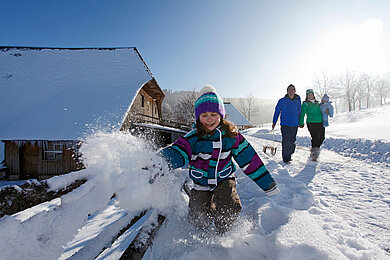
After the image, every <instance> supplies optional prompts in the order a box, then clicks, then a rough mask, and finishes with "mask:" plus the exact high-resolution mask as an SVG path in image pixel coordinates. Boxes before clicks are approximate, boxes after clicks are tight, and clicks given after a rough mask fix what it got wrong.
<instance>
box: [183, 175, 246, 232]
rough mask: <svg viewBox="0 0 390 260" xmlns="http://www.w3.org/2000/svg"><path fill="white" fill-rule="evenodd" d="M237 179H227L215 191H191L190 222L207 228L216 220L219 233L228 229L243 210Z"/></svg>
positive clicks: (200, 227)
mask: <svg viewBox="0 0 390 260" xmlns="http://www.w3.org/2000/svg"><path fill="white" fill-rule="evenodd" d="M241 208H242V206H241V201H240V197H239V196H238V194H237V189H236V180H235V179H233V178H231V179H226V180H224V181H222V182H221V183H219V184H218V186H217V187H216V188H215V189H214V190H213V191H204V190H195V189H192V190H191V193H190V203H189V213H188V217H189V220H190V222H191V223H192V224H193V225H194V226H195V227H197V228H199V229H206V228H207V227H209V226H210V225H211V224H212V222H213V221H214V224H215V228H216V230H217V232H218V233H220V234H223V233H225V232H226V231H228V230H229V229H230V227H231V225H232V224H233V222H234V221H235V220H236V218H237V217H238V215H239V213H240V212H241Z"/></svg>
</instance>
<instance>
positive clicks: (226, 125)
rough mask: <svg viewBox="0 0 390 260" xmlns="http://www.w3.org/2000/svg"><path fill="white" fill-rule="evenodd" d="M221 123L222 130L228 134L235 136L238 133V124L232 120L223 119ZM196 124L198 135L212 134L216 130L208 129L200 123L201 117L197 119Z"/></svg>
mask: <svg viewBox="0 0 390 260" xmlns="http://www.w3.org/2000/svg"><path fill="white" fill-rule="evenodd" d="M219 125H220V126H221V130H222V131H225V132H226V136H228V137H235V136H236V135H238V129H237V126H236V125H235V124H233V123H232V122H230V121H228V120H225V119H222V120H221V123H220V124H219ZM195 126H196V129H197V132H196V133H197V135H198V136H203V135H208V134H212V133H214V131H215V130H213V131H212V132H209V131H207V129H206V128H205V127H204V126H203V125H202V124H201V123H200V120H199V119H198V120H197V121H196V124H195Z"/></svg>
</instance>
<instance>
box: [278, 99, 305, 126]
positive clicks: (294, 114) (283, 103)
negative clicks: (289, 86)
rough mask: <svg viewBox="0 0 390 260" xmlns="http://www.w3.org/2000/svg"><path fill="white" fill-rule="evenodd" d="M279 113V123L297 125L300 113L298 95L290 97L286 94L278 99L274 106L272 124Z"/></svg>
mask: <svg viewBox="0 0 390 260" xmlns="http://www.w3.org/2000/svg"><path fill="white" fill-rule="evenodd" d="M279 114H280V125H286V126H298V123H299V116H300V114H301V98H300V97H299V96H298V95H294V98H293V99H291V98H289V97H288V95H287V94H286V96H284V97H283V98H281V99H279V101H278V104H277V105H276V107H275V113H274V117H273V120H272V122H273V124H276V122H277V121H278V117H279Z"/></svg>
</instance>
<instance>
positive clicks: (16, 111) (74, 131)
mask: <svg viewBox="0 0 390 260" xmlns="http://www.w3.org/2000/svg"><path fill="white" fill-rule="evenodd" d="M0 91H1V95H0V110H1V113H0V140H1V141H2V143H1V146H0V162H1V164H0V166H1V167H0V168H1V173H2V174H3V175H4V176H5V177H6V178H7V179H8V180H16V179H28V178H36V179H45V178H49V177H52V176H54V175H59V174H64V173H69V172H71V171H76V170H79V169H81V168H83V165H82V163H80V162H79V160H78V157H79V152H78V151H79V148H80V145H82V140H83V137H85V136H86V135H88V134H90V133H93V132H94V131H96V130H110V131H112V130H118V131H119V130H122V131H130V130H131V131H133V132H134V131H136V132H138V133H140V132H141V131H143V132H144V133H145V132H146V133H149V134H152V135H153V137H154V138H155V139H156V142H157V143H159V144H161V145H163V144H167V143H170V142H172V141H174V140H175V139H177V138H178V136H180V135H182V134H183V133H185V131H181V130H178V129H175V128H174V127H172V126H171V125H168V126H169V127H167V123H166V122H164V121H163V120H162V115H161V104H162V101H163V99H164V93H163V91H162V90H161V88H160V86H159V85H158V83H157V81H156V79H155V78H154V76H153V74H152V73H151V71H150V70H149V68H148V67H147V65H146V64H145V62H144V60H143V59H142V57H141V55H140V53H139V52H138V50H137V49H136V48H31V47H0ZM139 129H141V130H139Z"/></svg>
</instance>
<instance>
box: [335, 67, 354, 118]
mask: <svg viewBox="0 0 390 260" xmlns="http://www.w3.org/2000/svg"><path fill="white" fill-rule="evenodd" d="M337 85H338V87H337V89H338V90H339V93H340V94H341V97H343V98H344V99H345V100H346V101H347V103H348V111H349V112H351V111H352V110H353V109H354V106H355V101H354V100H355V96H356V74H355V72H353V71H350V70H346V71H345V72H343V73H341V74H340V75H339V77H338V81H337Z"/></svg>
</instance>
